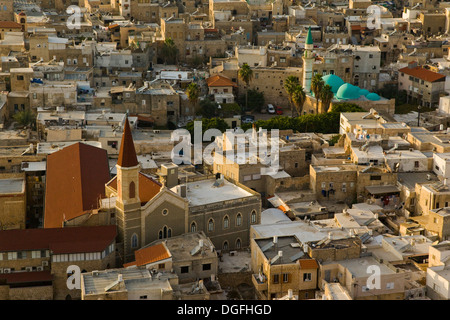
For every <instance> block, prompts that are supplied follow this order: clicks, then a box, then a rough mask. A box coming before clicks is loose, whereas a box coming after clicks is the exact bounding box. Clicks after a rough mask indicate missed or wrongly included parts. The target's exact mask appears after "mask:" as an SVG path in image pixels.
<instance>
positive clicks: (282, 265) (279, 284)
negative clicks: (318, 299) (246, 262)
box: [251, 236, 319, 300]
mask: <svg viewBox="0 0 450 320" xmlns="http://www.w3.org/2000/svg"><path fill="white" fill-rule="evenodd" d="M251 250H252V271H253V273H254V274H253V276H252V282H253V284H254V286H255V288H256V290H257V293H258V296H260V297H261V299H264V300H273V299H278V298H281V297H283V296H284V295H285V294H287V293H288V291H289V290H292V292H293V293H295V295H298V298H299V299H311V298H313V297H314V295H315V291H316V289H317V276H318V275H317V272H318V268H319V265H318V263H317V261H316V260H315V259H311V258H310V257H309V256H308V255H307V254H305V252H304V250H303V247H302V244H301V243H300V242H299V240H298V239H297V238H296V237H295V236H285V237H281V236H280V237H273V238H260V239H252V245H251Z"/></svg>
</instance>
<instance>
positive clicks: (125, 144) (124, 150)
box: [117, 116, 139, 168]
mask: <svg viewBox="0 0 450 320" xmlns="http://www.w3.org/2000/svg"><path fill="white" fill-rule="evenodd" d="M138 164H139V162H138V160H137V156H136V150H135V149H134V142H133V136H132V135H131V129H130V124H129V122H128V116H127V117H126V118H125V126H124V129H123V135H122V142H121V143H120V152H119V159H118V160H117V165H119V166H121V167H123V168H129V167H135V166H137V165H138Z"/></svg>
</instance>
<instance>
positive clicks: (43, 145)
mask: <svg viewBox="0 0 450 320" xmlns="http://www.w3.org/2000/svg"><path fill="white" fill-rule="evenodd" d="M78 142H81V143H84V144H88V145H90V146H93V147H97V148H101V147H102V144H101V142H99V141H58V142H40V143H38V144H37V151H36V154H41V155H42V154H51V153H53V152H56V151H59V150H62V149H64V148H65V147H68V146H71V145H72V144H75V143H78Z"/></svg>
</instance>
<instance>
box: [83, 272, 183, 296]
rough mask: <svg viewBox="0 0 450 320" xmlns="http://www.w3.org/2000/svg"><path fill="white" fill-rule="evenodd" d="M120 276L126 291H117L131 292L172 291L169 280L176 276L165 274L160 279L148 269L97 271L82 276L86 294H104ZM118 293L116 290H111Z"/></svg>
mask: <svg viewBox="0 0 450 320" xmlns="http://www.w3.org/2000/svg"><path fill="white" fill-rule="evenodd" d="M119 275H122V279H123V282H124V285H125V286H124V288H123V289H125V290H123V289H122V290H117V291H131V290H145V289H147V290H148V289H150V288H152V289H154V290H155V289H160V290H168V291H171V290H172V287H171V286H170V284H169V282H168V279H169V278H170V277H175V275H170V274H165V276H162V277H160V278H158V277H157V276H153V277H152V276H151V275H150V272H149V270H147V269H137V268H128V269H108V270H103V271H97V273H95V274H94V272H89V273H83V274H82V278H81V279H82V281H83V283H84V287H85V294H103V293H105V288H107V287H108V286H110V285H112V284H114V283H115V282H116V281H117V280H118V277H119ZM111 291H116V290H111Z"/></svg>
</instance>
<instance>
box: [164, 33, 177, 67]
mask: <svg viewBox="0 0 450 320" xmlns="http://www.w3.org/2000/svg"><path fill="white" fill-rule="evenodd" d="M162 55H163V59H164V63H177V60H178V59H177V58H178V48H177V46H176V45H175V42H174V41H173V40H172V38H167V39H166V40H164V44H163V47H162Z"/></svg>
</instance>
